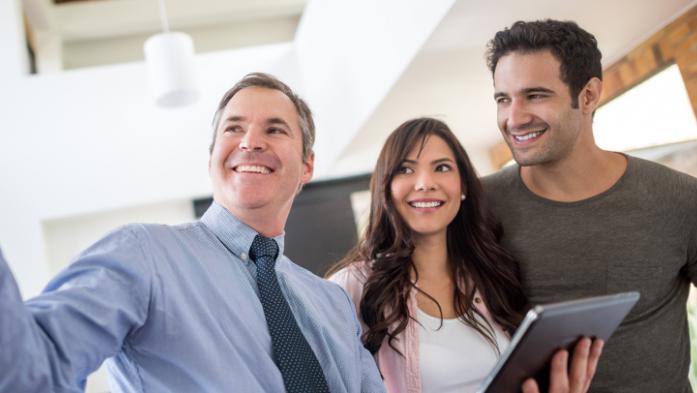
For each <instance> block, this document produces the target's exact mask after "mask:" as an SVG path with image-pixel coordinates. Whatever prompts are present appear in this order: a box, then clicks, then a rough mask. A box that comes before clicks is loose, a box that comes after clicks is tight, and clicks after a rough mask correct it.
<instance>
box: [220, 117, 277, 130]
mask: <svg viewBox="0 0 697 393" xmlns="http://www.w3.org/2000/svg"><path fill="white" fill-rule="evenodd" d="M246 119H247V118H246V117H244V116H230V117H228V118H227V119H225V123H236V122H240V121H245V120H246ZM266 124H267V125H269V124H281V125H284V126H286V127H288V128H290V126H289V125H288V122H286V121H285V120H283V119H281V118H280V117H272V118H270V119H268V120H266Z"/></svg>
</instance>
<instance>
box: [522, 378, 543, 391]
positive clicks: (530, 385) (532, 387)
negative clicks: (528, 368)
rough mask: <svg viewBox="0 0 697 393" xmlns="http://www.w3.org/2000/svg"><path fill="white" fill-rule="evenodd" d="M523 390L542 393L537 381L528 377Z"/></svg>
mask: <svg viewBox="0 0 697 393" xmlns="http://www.w3.org/2000/svg"><path fill="white" fill-rule="evenodd" d="M522 391H523V393H540V389H538V388H537V382H535V380H534V379H532V378H528V379H527V380H525V382H523V386H522Z"/></svg>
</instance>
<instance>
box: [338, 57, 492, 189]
mask: <svg viewBox="0 0 697 393" xmlns="http://www.w3.org/2000/svg"><path fill="white" fill-rule="evenodd" d="M473 57H476V58H480V59H481V62H480V63H479V64H477V63H473V62H472V61H471V59H472V58H473ZM488 90H490V91H491V95H482V94H480V92H481V91H488ZM472 92H477V93H476V94H475V97H472ZM492 97H493V86H492V84H491V75H490V74H489V71H488V70H487V68H486V65H485V64H484V57H483V54H482V51H481V49H479V48H477V49H471V50H462V49H444V50H436V51H428V52H422V53H420V54H419V55H418V56H417V57H416V58H415V59H414V61H413V62H412V63H411V64H410V65H409V67H408V68H407V70H406V71H405V72H404V74H403V75H402V77H401V78H400V79H399V80H398V81H397V83H396V84H395V86H394V88H393V89H392V90H391V91H390V92H389V94H388V95H387V96H386V97H385V99H384V100H383V101H382V102H381V103H380V104H379V105H378V107H377V108H376V110H375V111H374V112H373V114H372V115H371V116H370V118H369V119H368V121H367V122H366V123H365V125H364V126H363V127H362V128H361V130H360V131H359V132H358V133H357V134H356V136H355V138H354V140H353V141H351V143H350V144H349V145H348V146H347V147H346V149H345V150H344V151H343V152H342V154H341V156H340V157H339V159H338V160H337V161H336V162H335V164H334V166H333V167H332V173H333V174H335V175H339V174H351V173H356V172H357V171H358V172H371V171H372V170H373V166H374V165H375V160H376V159H377V156H378V154H379V152H380V148H381V147H382V142H383V141H384V140H385V139H386V138H387V136H388V135H389V133H390V132H392V131H393V130H394V129H395V128H397V126H399V125H400V124H401V123H402V122H404V121H405V120H407V119H410V118H414V117H421V116H430V117H436V118H438V119H440V120H443V121H445V122H446V123H447V124H448V125H449V126H450V128H451V129H452V130H453V132H454V133H455V134H456V135H457V136H458V138H459V139H460V142H461V143H462V144H463V146H464V147H465V149H466V150H467V152H468V154H469V155H470V159H471V160H472V162H473V163H474V165H475V168H477V170H478V171H479V172H480V174H487V173H491V172H492V171H493V170H494V168H493V167H492V164H491V161H490V159H489V155H488V149H489V148H490V147H491V146H492V145H494V144H496V143H498V142H499V140H500V136H499V132H498V128H497V126H496V106H495V105H494V101H493V98H492Z"/></svg>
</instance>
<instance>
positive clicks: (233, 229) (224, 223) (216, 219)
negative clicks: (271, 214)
mask: <svg viewBox="0 0 697 393" xmlns="http://www.w3.org/2000/svg"><path fill="white" fill-rule="evenodd" d="M201 222H203V224H204V225H205V226H206V227H208V228H209V229H210V230H211V231H212V232H213V233H214V234H215V236H216V237H218V239H219V240H220V241H221V242H222V243H223V244H224V245H225V247H226V248H227V249H228V250H230V252H232V253H233V254H235V256H237V257H238V258H240V259H242V260H243V261H245V262H248V261H249V255H248V254H249V249H250V248H251V247H252V242H253V241H254V237H255V236H256V235H257V234H258V233H257V231H255V230H254V229H252V228H251V227H250V226H248V225H247V224H245V223H243V222H242V221H240V220H239V219H237V217H235V216H233V215H232V213H230V212H229V211H228V210H227V209H226V208H224V207H223V206H221V205H219V204H218V203H216V202H215V201H213V203H211V206H210V207H209V208H208V210H206V212H205V213H204V214H203V216H202V217H201ZM284 238H285V232H284V233H281V234H280V235H278V236H276V237H274V238H273V239H274V240H275V241H276V243H278V256H279V258H276V259H277V260H278V259H280V256H282V255H283V245H284Z"/></svg>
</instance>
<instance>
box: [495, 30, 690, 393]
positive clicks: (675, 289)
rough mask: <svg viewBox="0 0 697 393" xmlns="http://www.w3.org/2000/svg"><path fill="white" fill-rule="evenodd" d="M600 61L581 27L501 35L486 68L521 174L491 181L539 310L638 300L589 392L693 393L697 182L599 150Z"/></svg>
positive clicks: (509, 172)
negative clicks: (605, 297) (690, 301)
mask: <svg viewBox="0 0 697 393" xmlns="http://www.w3.org/2000/svg"><path fill="white" fill-rule="evenodd" d="M600 58H601V54H600V51H599V50H598V47H597V42H596V40H595V38H594V37H593V36H592V35H591V34H589V33H588V32H586V31H584V30H583V29H581V28H580V27H578V26H577V25H576V24H575V23H573V22H559V21H552V20H546V21H537V22H516V23H515V24H514V25H513V26H511V27H510V28H507V29H505V30H503V31H500V32H498V33H497V34H496V36H495V37H494V39H492V40H491V42H490V43H489V51H488V65H489V68H490V69H491V72H492V74H493V79H494V88H495V93H494V98H495V101H496V105H497V113H498V115H497V116H498V125H499V129H500V130H501V133H502V135H503V138H504V140H505V141H506V143H507V144H508V146H509V147H510V148H511V151H512V152H513V157H514V158H515V161H516V162H517V165H513V166H512V167H509V168H506V169H504V170H502V171H500V172H498V173H496V174H494V175H492V176H489V177H486V178H485V179H484V186H485V190H486V192H487V196H488V200H489V203H490V204H491V205H492V208H493V209H494V212H495V213H496V215H497V216H498V218H499V219H500V220H501V223H502V225H503V229H504V237H503V243H504V245H505V246H506V247H507V248H508V249H509V250H510V251H511V252H512V253H513V255H515V256H516V257H517V258H518V260H519V261H520V263H521V267H522V274H523V281H524V286H525V289H526V291H527V294H528V295H529V297H530V302H531V303H534V304H536V303H548V302H554V301H561V300H566V299H573V298H577V297H583V296H592V295H601V294H608V293H615V292H622V291H630V290H636V291H639V292H640V293H641V300H640V301H639V303H638V304H637V305H636V306H635V308H634V309H633V310H632V312H631V313H630V314H629V316H628V317H627V318H626V319H625V321H624V323H623V324H622V326H621V327H620V328H619V330H618V331H617V332H616V333H615V335H614V336H613V337H612V339H610V340H609V342H608V343H607V345H606V347H605V349H604V351H603V357H602V358H601V359H600V363H599V365H598V370H597V373H596V377H595V379H594V381H593V384H592V386H591V390H590V391H591V392H612V393H622V392H628V393H629V392H631V393H640V392H646V393H659V392H670V393H681V392H691V391H692V390H691V388H690V384H689V381H688V368H689V364H690V347H689V334H688V326H687V319H686V308H685V303H686V300H687V295H688V292H689V287H690V283H691V282H692V283H694V282H696V281H697V179H695V178H693V177H690V176H688V175H686V174H682V173H678V172H675V171H673V170H670V169H668V168H666V167H663V166H661V165H658V164H655V163H652V162H648V161H644V160H641V159H638V158H634V157H630V156H627V155H624V154H621V153H616V152H610V151H605V150H601V149H600V148H599V147H598V146H597V145H596V143H595V140H594V138H593V113H594V111H595V109H596V108H597V106H598V103H599V100H600V95H601V91H602V68H601V64H600ZM660 131H661V130H656V132H660Z"/></svg>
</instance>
